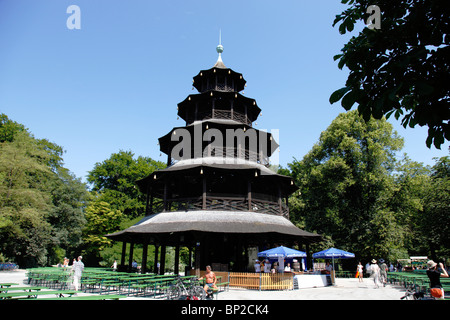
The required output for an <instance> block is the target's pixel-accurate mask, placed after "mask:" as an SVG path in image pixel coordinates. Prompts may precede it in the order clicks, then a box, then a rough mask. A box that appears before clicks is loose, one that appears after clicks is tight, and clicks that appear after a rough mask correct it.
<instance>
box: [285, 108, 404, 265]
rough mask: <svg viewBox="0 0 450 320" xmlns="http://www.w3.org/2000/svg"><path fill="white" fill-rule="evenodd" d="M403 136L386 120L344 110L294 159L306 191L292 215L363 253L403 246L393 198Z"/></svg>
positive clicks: (381, 252) (295, 170) (296, 175)
mask: <svg viewBox="0 0 450 320" xmlns="http://www.w3.org/2000/svg"><path fill="white" fill-rule="evenodd" d="M402 146H403V140H402V139H401V138H400V137H398V136H397V134H396V133H395V132H393V131H392V126H391V124H389V123H388V122H386V121H385V120H374V119H371V120H369V121H368V122H365V121H364V120H363V118H362V117H361V116H359V115H358V113H357V112H356V111H351V112H348V113H343V114H340V115H339V116H338V117H337V118H336V119H335V120H334V121H333V122H332V123H331V125H330V126H329V127H328V128H327V130H325V131H324V132H322V134H321V136H320V139H319V142H318V143H316V144H315V145H314V146H313V148H312V150H311V151H310V152H309V153H308V154H307V155H306V156H305V157H304V158H303V160H302V161H294V162H293V163H291V164H289V167H290V169H291V171H292V175H293V177H294V178H295V180H296V183H297V185H298V186H299V187H300V193H301V196H299V199H297V200H296V202H295V201H290V202H291V203H293V204H297V207H296V208H294V209H293V210H292V217H293V219H295V220H296V221H300V222H299V223H300V225H304V226H305V227H306V229H308V230H313V231H316V232H318V233H320V234H324V235H326V236H330V237H331V238H332V239H333V241H334V242H335V243H336V245H339V247H342V248H343V249H348V250H350V249H351V250H353V251H354V252H357V253H358V254H359V255H360V256H362V257H369V256H372V255H384V256H386V254H387V253H388V251H389V250H390V249H392V248H396V247H401V246H402V244H403V239H404V230H403V228H402V227H401V226H399V224H398V223H397V222H396V216H395V214H394V212H393V211H392V210H391V209H390V208H389V206H388V200H389V199H390V197H391V196H392V194H393V192H394V183H393V182H394V181H393V178H392V177H391V175H390V173H391V172H392V171H393V169H394V166H395V152H396V151H398V150H400V149H401V148H402Z"/></svg>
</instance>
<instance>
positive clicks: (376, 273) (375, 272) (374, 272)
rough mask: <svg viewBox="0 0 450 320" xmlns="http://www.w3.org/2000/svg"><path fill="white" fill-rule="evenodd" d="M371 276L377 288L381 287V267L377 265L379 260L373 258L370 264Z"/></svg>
mask: <svg viewBox="0 0 450 320" xmlns="http://www.w3.org/2000/svg"><path fill="white" fill-rule="evenodd" d="M370 277H371V278H373V283H375V288H379V285H378V283H379V282H380V267H379V266H378V265H377V260H375V259H373V260H372V264H371V265H370Z"/></svg>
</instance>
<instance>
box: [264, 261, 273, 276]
mask: <svg viewBox="0 0 450 320" xmlns="http://www.w3.org/2000/svg"><path fill="white" fill-rule="evenodd" d="M271 267H272V265H271V264H270V262H269V260H267V259H266V262H265V263H264V272H265V273H270V270H271Z"/></svg>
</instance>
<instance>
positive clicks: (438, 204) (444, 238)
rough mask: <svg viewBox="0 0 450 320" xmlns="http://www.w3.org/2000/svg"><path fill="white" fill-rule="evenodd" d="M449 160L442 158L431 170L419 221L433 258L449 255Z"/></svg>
mask: <svg viewBox="0 0 450 320" xmlns="http://www.w3.org/2000/svg"><path fill="white" fill-rule="evenodd" d="M449 208H450V158H449V157H442V158H440V159H438V160H437V162H436V164H435V165H434V166H433V168H432V175H431V187H430V188H429V189H428V190H427V192H426V194H425V197H424V209H423V215H421V217H420V220H419V225H420V226H421V230H423V234H424V238H425V239H426V242H425V243H427V244H428V245H429V248H430V251H431V252H430V254H431V256H432V257H433V258H435V259H436V258H438V257H447V258H448V257H449V254H450V237H449V235H450V214H449Z"/></svg>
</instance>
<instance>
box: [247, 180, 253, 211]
mask: <svg viewBox="0 0 450 320" xmlns="http://www.w3.org/2000/svg"><path fill="white" fill-rule="evenodd" d="M247 199H248V211H253V210H252V183H251V181H250V180H249V181H248V182H247Z"/></svg>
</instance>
